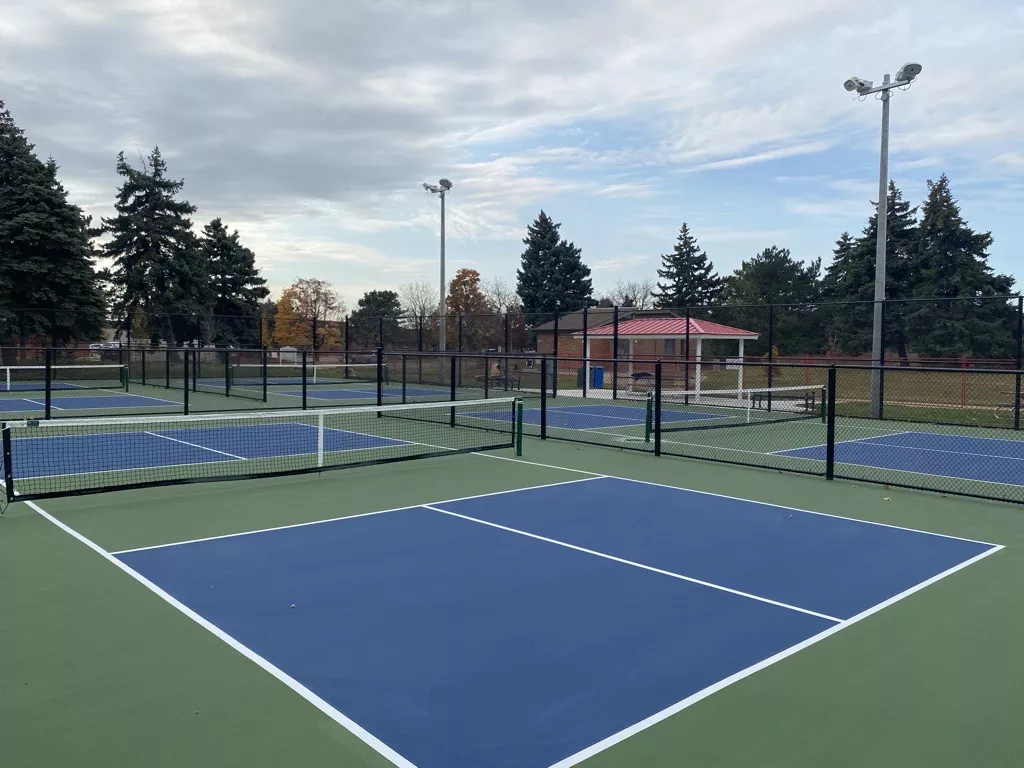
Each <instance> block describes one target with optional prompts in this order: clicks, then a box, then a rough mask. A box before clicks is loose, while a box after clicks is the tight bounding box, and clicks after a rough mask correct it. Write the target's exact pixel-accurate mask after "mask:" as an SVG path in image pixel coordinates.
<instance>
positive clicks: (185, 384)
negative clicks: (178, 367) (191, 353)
mask: <svg viewBox="0 0 1024 768" xmlns="http://www.w3.org/2000/svg"><path fill="white" fill-rule="evenodd" d="M181 352H182V355H181V357H182V366H183V371H182V376H183V378H182V382H181V383H182V394H183V397H182V400H183V411H184V413H185V415H186V416H188V369H189V365H191V361H190V360H189V359H188V350H187V349H185V348H184V347H182V348H181ZM169 355H170V353H169V352H168V357H169Z"/></svg>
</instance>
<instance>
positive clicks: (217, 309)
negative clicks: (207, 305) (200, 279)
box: [199, 218, 270, 347]
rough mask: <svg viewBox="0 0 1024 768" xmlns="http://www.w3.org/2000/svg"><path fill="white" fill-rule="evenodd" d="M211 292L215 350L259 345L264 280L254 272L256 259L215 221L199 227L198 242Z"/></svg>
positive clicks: (265, 291) (264, 289)
mask: <svg viewBox="0 0 1024 768" xmlns="http://www.w3.org/2000/svg"><path fill="white" fill-rule="evenodd" d="M199 242H200V249H201V251H202V256H203V261H204V262H205V263H206V265H207V266H206V269H207V274H208V275H209V279H210V287H211V289H212V292H213V315H214V333H213V341H214V342H215V343H216V344H217V345H218V346H246V347H248V346H254V345H256V344H258V343H259V338H260V330H259V325H258V323H259V322H260V320H259V314H260V300H261V299H264V298H266V297H267V296H268V295H269V294H270V291H268V290H267V287H266V280H264V279H263V278H262V277H260V273H259V270H258V269H257V268H256V255H255V254H254V253H253V252H252V251H250V250H249V249H248V248H246V247H245V246H244V245H242V243H241V242H240V241H239V238H238V230H235V231H234V232H231V233H229V232H228V230H227V228H226V227H225V226H224V223H223V222H222V221H221V220H220V219H219V218H218V219H214V220H213V221H211V222H210V223H209V224H207V225H206V226H205V227H203V236H202V238H201V239H200V241H199Z"/></svg>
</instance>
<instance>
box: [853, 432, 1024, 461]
mask: <svg viewBox="0 0 1024 768" xmlns="http://www.w3.org/2000/svg"><path fill="white" fill-rule="evenodd" d="M873 440H875V438H872V437H862V438H861V439H860V440H858V441H856V442H860V443H863V444H864V445H877V446H879V447H881V448H899V449H901V450H905V451H928V452H930V453H952V454H953V455H955V456H975V457H979V458H983V459H1002V460H1003V461H1024V457H1021V456H1002V455H1000V454H998V453H971V452H970V451H949V450H946V449H945V448H923V447H921V446H919V445H898V444H894V443H876V442H872V441H873ZM846 442H851V443H852V442H854V441H853V440H849V441H846ZM836 445H839V443H836Z"/></svg>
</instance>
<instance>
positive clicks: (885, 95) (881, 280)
mask: <svg viewBox="0 0 1024 768" xmlns="http://www.w3.org/2000/svg"><path fill="white" fill-rule="evenodd" d="M919 74H921V65H920V64H917V63H914V62H908V63H907V64H904V65H903V66H902V67H900V71H899V72H897V73H896V80H895V81H894V82H890V80H889V75H885V77H884V78H883V80H882V84H881V85H877V86H876V85H874V84H873V83H872V82H871V81H870V80H863V79H861V78H859V77H851V78H850V79H849V80H847V81H846V82H845V83H843V87H844V88H845V89H846V90H848V91H850V92H851V93H852V92H856V93H857V94H858V95H859V96H870V95H871V94H872V93H877V94H880V95H879V98H880V99H881V100H882V150H881V158H880V159H879V162H878V215H877V217H876V218H877V230H878V241H877V243H876V245H875V305H874V306H875V314H874V318H873V321H872V324H871V364H872V365H874V366H878V365H882V363H883V357H882V355H883V354H884V353H885V352H884V350H885V340H884V339H883V338H882V315H883V312H884V311H885V243H886V241H885V237H886V233H885V229H886V224H887V223H888V222H887V217H888V215H889V212H888V203H889V195H888V190H887V187H888V185H889V97H890V94H889V91H891V90H892V89H893V88H904V87H906V86H908V85H910V84H911V83H912V82H913V81H914V79H915V78H916V77H917V76H918V75H919ZM871 418H873V419H880V418H882V372H881V371H880V370H878V369H877V368H876V369H873V370H872V371H871Z"/></svg>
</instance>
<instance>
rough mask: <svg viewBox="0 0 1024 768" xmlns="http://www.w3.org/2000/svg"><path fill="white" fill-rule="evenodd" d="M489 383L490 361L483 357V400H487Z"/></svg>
mask: <svg viewBox="0 0 1024 768" xmlns="http://www.w3.org/2000/svg"><path fill="white" fill-rule="evenodd" d="M490 383H491V361H490V360H488V358H487V355H484V400H486V399H487V398H488V390H489V389H490Z"/></svg>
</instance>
